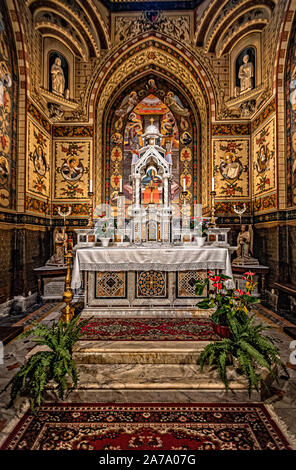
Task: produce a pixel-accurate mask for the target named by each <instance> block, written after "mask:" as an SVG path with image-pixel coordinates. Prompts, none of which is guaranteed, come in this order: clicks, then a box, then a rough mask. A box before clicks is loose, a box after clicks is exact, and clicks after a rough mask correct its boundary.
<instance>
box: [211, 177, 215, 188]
mask: <svg viewBox="0 0 296 470" xmlns="http://www.w3.org/2000/svg"><path fill="white" fill-rule="evenodd" d="M212 191H215V178H212Z"/></svg>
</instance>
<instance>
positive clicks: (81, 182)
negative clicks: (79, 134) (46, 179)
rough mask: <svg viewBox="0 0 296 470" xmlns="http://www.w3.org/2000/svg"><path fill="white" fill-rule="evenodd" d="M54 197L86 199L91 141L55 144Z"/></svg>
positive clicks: (57, 142) (59, 142)
mask: <svg viewBox="0 0 296 470" xmlns="http://www.w3.org/2000/svg"><path fill="white" fill-rule="evenodd" d="M54 148H55V170H54V171H55V173H54V197H55V198H57V199H85V198H88V192H89V174H90V159H91V142H90V141H73V140H71V141H65V140H63V141H56V142H55V147H54Z"/></svg>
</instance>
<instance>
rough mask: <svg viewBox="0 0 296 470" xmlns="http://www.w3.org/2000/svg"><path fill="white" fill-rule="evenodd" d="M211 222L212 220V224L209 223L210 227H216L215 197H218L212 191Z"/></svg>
mask: <svg viewBox="0 0 296 470" xmlns="http://www.w3.org/2000/svg"><path fill="white" fill-rule="evenodd" d="M210 194H211V202H212V204H211V206H212V207H211V220H210V223H209V226H210V227H216V222H215V196H216V192H215V191H211V193H210Z"/></svg>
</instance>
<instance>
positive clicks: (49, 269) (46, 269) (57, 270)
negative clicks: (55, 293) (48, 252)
mask: <svg viewBox="0 0 296 470" xmlns="http://www.w3.org/2000/svg"><path fill="white" fill-rule="evenodd" d="M33 272H34V274H35V276H37V302H38V303H39V302H40V301H41V291H42V289H43V287H44V284H43V279H44V278H46V277H62V276H66V273H67V268H66V267H64V266H41V267H40V268H35V269H34V270H33Z"/></svg>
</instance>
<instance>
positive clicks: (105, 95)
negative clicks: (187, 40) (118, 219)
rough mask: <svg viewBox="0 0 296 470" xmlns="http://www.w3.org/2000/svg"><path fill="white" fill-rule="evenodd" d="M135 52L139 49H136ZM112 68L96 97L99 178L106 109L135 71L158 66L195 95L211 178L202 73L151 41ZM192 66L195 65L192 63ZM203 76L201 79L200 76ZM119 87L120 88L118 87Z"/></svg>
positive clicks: (205, 171) (204, 174)
mask: <svg viewBox="0 0 296 470" xmlns="http://www.w3.org/2000/svg"><path fill="white" fill-rule="evenodd" d="M133 52H135V51H133ZM116 65H117V66H115V67H114V68H113V70H112V71H110V73H109V74H108V76H107V78H106V79H105V80H104V82H103V83H102V84H100V86H98V87H97V94H98V99H97V101H96V107H95V109H96V152H95V153H96V155H99V156H101V158H98V159H97V161H96V162H95V165H94V167H95V168H96V178H97V181H103V166H102V163H103V162H102V160H103V158H104V157H105V155H104V146H103V143H104V142H103V139H104V111H105V109H106V108H107V107H108V103H109V104H110V102H111V101H113V99H114V96H115V95H118V93H120V87H121V90H122V89H123V88H124V87H126V83H127V82H131V81H133V80H135V79H133V76H135V74H136V75H137V76H138V77H139V74H143V73H144V74H148V73H149V71H151V70H154V72H156V74H159V73H160V74H163V76H165V77H167V79H168V80H169V81H172V80H173V81H174V83H178V81H179V83H180V85H179V89H180V92H181V93H182V94H183V93H184V90H185V93H186V94H187V95H188V96H190V95H191V96H192V99H191V102H192V103H193V109H196V110H198V112H199V114H200V122H201V128H200V133H201V140H200V146H201V178H202V180H203V181H208V178H209V163H210V145H209V141H210V137H209V125H210V110H211V108H210V105H209V99H208V96H207V93H206V91H205V89H204V87H203V86H202V82H201V80H200V77H199V76H198V74H196V72H195V74H194V73H193V72H192V70H190V69H188V66H187V64H186V63H184V62H181V61H179V60H178V58H176V57H175V56H174V55H172V54H169V53H168V52H167V51H166V50H163V49H160V48H157V47H155V46H153V45H152V43H151V44H150V47H145V48H140V47H139V48H137V52H136V53H135V54H132V55H130V57H127V58H126V60H120V61H119V63H118V64H116ZM191 69H192V67H191ZM198 79H199V80H198ZM118 88H119V89H118ZM208 192H209V191H207V185H205V186H204V188H203V192H202V198H201V201H202V204H203V206H204V208H207V206H208V204H209V201H208ZM102 194H103V193H102V191H100V194H97V195H96V202H97V203H100V202H103V201H102Z"/></svg>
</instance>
